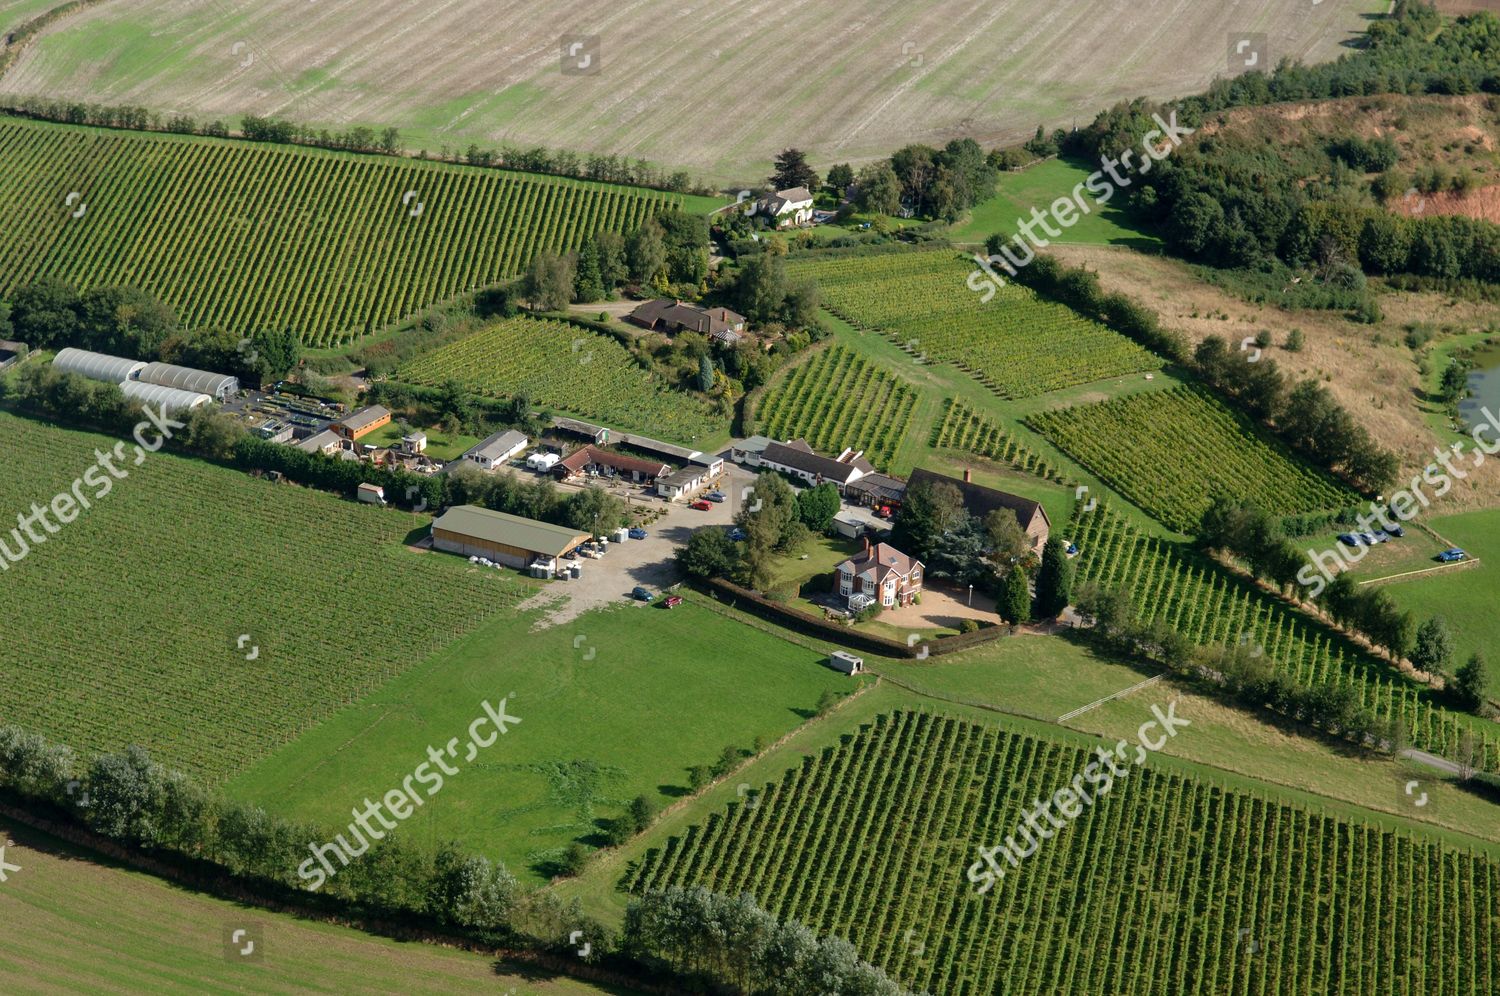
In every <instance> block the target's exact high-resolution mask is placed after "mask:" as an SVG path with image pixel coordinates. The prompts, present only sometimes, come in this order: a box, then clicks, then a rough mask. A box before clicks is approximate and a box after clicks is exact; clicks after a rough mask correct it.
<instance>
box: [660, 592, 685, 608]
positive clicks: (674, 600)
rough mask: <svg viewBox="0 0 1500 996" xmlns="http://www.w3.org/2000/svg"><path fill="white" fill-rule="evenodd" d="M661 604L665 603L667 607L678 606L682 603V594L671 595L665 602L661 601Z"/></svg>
mask: <svg viewBox="0 0 1500 996" xmlns="http://www.w3.org/2000/svg"><path fill="white" fill-rule="evenodd" d="M662 604H663V605H665V606H666V607H667V608H669V609H675V608H677V606H679V605H681V604H682V596H681V595H673V596H671V597H670V598H668V599H667V600H666V601H665V602H663V603H662Z"/></svg>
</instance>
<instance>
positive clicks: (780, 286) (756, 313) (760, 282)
mask: <svg viewBox="0 0 1500 996" xmlns="http://www.w3.org/2000/svg"><path fill="white" fill-rule="evenodd" d="M734 289H735V303H736V304H737V305H738V307H739V309H740V311H742V312H744V314H745V317H746V318H748V319H750V320H751V321H752V322H755V323H756V324H765V323H767V322H771V321H775V320H776V319H777V318H778V317H779V316H780V314H781V309H782V305H783V304H784V303H785V301H786V294H787V283H786V263H785V262H784V261H783V260H782V257H781V256H779V255H777V254H775V253H771V252H760V253H757V254H755V255H754V256H751V257H750V258H748V259H746V260H745V261H744V262H743V263H741V264H740V272H739V276H738V278H737V279H736V281H735V288H734Z"/></svg>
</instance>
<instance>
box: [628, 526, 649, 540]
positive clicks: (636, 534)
mask: <svg viewBox="0 0 1500 996" xmlns="http://www.w3.org/2000/svg"><path fill="white" fill-rule="evenodd" d="M630 538H631V539H645V538H646V530H644V529H642V528H641V527H640V526H632V527H631V529H630Z"/></svg>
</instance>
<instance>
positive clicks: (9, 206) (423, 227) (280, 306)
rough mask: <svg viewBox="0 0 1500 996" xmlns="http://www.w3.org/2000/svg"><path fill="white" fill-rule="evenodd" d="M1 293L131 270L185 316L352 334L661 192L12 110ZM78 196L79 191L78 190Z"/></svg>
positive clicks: (634, 218) (233, 325)
mask: <svg viewBox="0 0 1500 996" xmlns="http://www.w3.org/2000/svg"><path fill="white" fill-rule="evenodd" d="M0 160H3V161H4V162H5V171H4V173H3V174H0V293H4V292H5V291H7V290H10V289H12V288H14V287H15V286H16V285H17V284H22V283H25V282H27V281H29V280H32V279H34V278H35V277H38V276H43V275H46V276H56V277H62V278H64V279H67V280H70V281H72V282H73V283H75V284H77V285H79V286H81V287H92V286H99V285H104V284H113V283H130V284H134V285H136V286H139V287H142V288H144V289H145V290H147V291H150V292H151V293H153V294H155V295H157V296H158V297H160V298H161V299H162V300H164V301H166V302H167V303H168V304H171V305H172V306H173V307H174V308H176V309H177V311H178V313H179V316H180V317H181V319H182V321H183V324H184V325H186V326H188V327H199V326H218V327H220V328H224V329H228V330H230V331H232V332H239V333H249V332H252V331H255V330H257V329H261V328H290V329H295V330H296V331H297V332H298V333H300V334H301V336H302V339H303V341H304V342H306V343H308V344H310V345H314V346H326V345H331V344H336V343H339V342H341V341H343V340H345V339H347V338H349V337H350V336H352V335H357V334H360V333H363V332H365V331H367V330H370V329H374V328H378V327H380V326H383V325H386V324H388V323H390V322H393V321H396V320H397V319H400V318H402V317H405V316H407V315H410V314H411V313H413V312H415V311H417V310H419V309H421V308H423V307H426V306H427V305H430V304H433V303H435V302H437V301H441V300H444V299H446V298H449V297H452V296H453V295H455V294H458V293H460V292H463V291H467V290H473V289H475V288H478V287H483V286H485V285H488V284H492V283H495V282H497V281H499V280H501V279H503V278H507V277H511V276H514V275H515V274H517V273H519V272H520V271H521V269H522V268H524V266H525V265H526V263H527V262H529V261H530V259H531V258H532V257H533V256H534V255H536V254H537V253H539V252H543V251H553V252H555V251H566V250H569V249H572V248H576V246H577V245H578V244H579V243H580V242H582V241H583V240H584V239H585V238H588V237H589V236H591V235H593V234H594V233H595V232H598V231H604V230H609V231H627V230H629V229H632V228H635V227H637V226H638V225H639V224H640V222H641V220H642V219H643V218H644V217H646V216H647V215H648V214H650V213H652V212H653V211H655V210H659V209H663V208H666V207H668V206H669V205H674V204H678V203H680V201H681V199H680V198H676V197H673V196H671V195H667V194H659V193H656V192H654V191H647V190H638V189H633V188H629V187H612V186H608V185H605V184H596V183H583V182H580V181H576V180H562V179H557V178H552V177H541V176H530V175H526V174H520V173H506V172H501V171H498V170H481V169H474V168H469V167H459V166H444V165H439V164H436V163H422V162H417V161H413V160H400V159H393V158H390V157H382V156H358V155H348V154H337V153H330V152H324V151H321V150H316V149H297V148H291V147H288V146H279V145H266V144H258V143H249V142H238V141H228V140H214V139H197V138H187V137H182V136H170V135H153V134H145V133H131V132H122V131H106V130H101V129H85V128H74V127H65V126H61V125H48V124H38V123H35V122H28V121H22V120H17V119H12V118H4V117H0ZM75 194H76V195H77V196H76V197H75V196H73V195H75Z"/></svg>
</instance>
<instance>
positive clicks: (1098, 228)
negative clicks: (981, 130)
mask: <svg viewBox="0 0 1500 996" xmlns="http://www.w3.org/2000/svg"><path fill="white" fill-rule="evenodd" d="M1097 168H1098V167H1097V165H1094V164H1089V163H1083V162H1073V161H1069V160H1064V159H1049V160H1047V161H1046V162H1041V163H1037V164H1036V165H1035V166H1028V167H1027V168H1026V169H1023V170H1019V171H1017V172H1014V173H1002V174H1000V182H999V184H998V185H997V186H996V190H995V196H993V197H991V198H990V199H989V200H987V201H985V202H984V203H982V204H978V205H975V207H974V210H973V211H971V212H970V213H969V216H968V217H967V218H965V219H964V220H962V221H960V222H959V223H958V224H957V225H955V226H953V229H952V230H951V231H950V232H949V233H948V234H949V236H950V237H951V238H952V239H953V241H954V242H957V243H960V244H975V245H983V244H984V241H985V240H986V239H988V238H989V237H990V236H991V235H994V234H996V233H997V232H1000V233H1004V234H1006V235H1013V234H1015V232H1016V221H1017V219H1020V220H1025V219H1027V218H1030V217H1031V209H1032V208H1036V209H1038V210H1040V211H1042V212H1043V213H1047V208H1048V205H1050V204H1051V203H1052V202H1053V201H1055V200H1057V199H1058V198H1059V197H1066V198H1069V199H1071V198H1072V197H1073V191H1074V189H1075V188H1076V187H1077V186H1078V184H1080V183H1083V182H1085V181H1086V180H1087V179H1088V177H1089V175H1090V174H1091V173H1093V172H1094V170H1096V169H1097ZM1083 196H1084V197H1085V198H1086V200H1085V203H1087V204H1089V205H1090V206H1091V207H1093V208H1094V210H1092V211H1091V212H1090V213H1089V214H1086V215H1082V216H1081V217H1080V218H1079V220H1078V222H1077V224H1075V225H1074V226H1073V227H1072V228H1068V229H1063V230H1062V231H1063V235H1062V238H1060V239H1055V240H1053V241H1055V242H1057V243H1060V244H1067V243H1080V242H1081V243H1086V244H1089V245H1114V246H1130V247H1132V248H1135V249H1154V248H1156V247H1158V246H1160V244H1161V243H1160V241H1159V240H1158V239H1157V238H1156V237H1155V236H1154V235H1149V234H1147V233H1146V232H1144V231H1142V230H1141V229H1140V228H1138V227H1136V225H1135V223H1134V221H1133V220H1132V219H1131V218H1130V216H1129V215H1127V214H1126V213H1125V212H1124V211H1123V210H1121V209H1120V207H1119V206H1118V205H1119V204H1120V202H1121V201H1122V200H1123V198H1112V199H1111V201H1110V203H1108V204H1106V205H1104V206H1102V207H1099V206H1097V202H1096V201H1095V199H1094V198H1093V195H1091V194H1089V193H1088V192H1085V193H1084V195H1083ZM1074 213H1075V214H1076V213H1077V209H1076V207H1075V208H1074ZM1049 224H1051V222H1050V221H1049ZM1053 227H1054V229H1055V228H1056V227H1057V226H1055V225H1054V226H1053ZM1034 231H1036V233H1037V235H1038V236H1039V237H1041V236H1042V235H1043V230H1042V229H1041V228H1036V229H1034Z"/></svg>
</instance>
